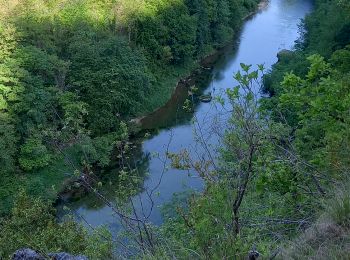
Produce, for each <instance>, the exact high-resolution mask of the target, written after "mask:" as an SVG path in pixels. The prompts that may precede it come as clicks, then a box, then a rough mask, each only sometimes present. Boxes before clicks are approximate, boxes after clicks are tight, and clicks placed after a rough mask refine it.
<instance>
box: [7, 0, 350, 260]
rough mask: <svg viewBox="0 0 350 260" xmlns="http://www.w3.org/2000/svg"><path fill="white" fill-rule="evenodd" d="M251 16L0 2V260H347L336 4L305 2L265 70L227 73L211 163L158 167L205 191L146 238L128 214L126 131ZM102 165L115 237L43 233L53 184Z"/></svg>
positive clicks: (347, 49) (347, 10) (132, 179)
mask: <svg viewBox="0 0 350 260" xmlns="http://www.w3.org/2000/svg"><path fill="white" fill-rule="evenodd" d="M258 2H259V1H255V0H195V1H186V0H170V1H169V0H136V1H128V0H115V1H114V0H103V1H94V0H83V1H67V0H50V1H44V0H22V1H16V0H0V14H1V15H0V137H1V138H0V165H1V167H0V212H1V218H0V230H1V232H0V259H2V258H4V259H7V258H11V255H12V254H13V253H14V252H15V251H16V250H18V249H21V248H31V249H34V250H35V251H36V252H37V253H38V254H40V255H41V256H43V258H45V257H46V258H49V254H50V253H59V252H67V253H69V254H72V255H85V256H87V257H88V258H90V259H113V258H117V259H119V258H136V259H138V258H140V259H245V258H247V257H249V259H259V258H261V259H347V258H348V255H349V248H350V195H349V190H350V188H349V187H350V184H349V183H350V180H349V177H348V175H349V174H348V172H349V167H350V161H349V158H350V157H349V154H350V150H349V147H350V132H349V131H350V130H349V129H350V125H349V124H350V113H349V111H350V91H349V90H350V4H349V3H348V1H343V0H315V1H314V10H313V12H312V13H311V14H310V15H308V16H307V17H306V18H305V19H304V20H303V21H302V24H301V35H300V38H299V40H298V41H297V42H296V45H295V48H294V50H293V51H284V52H280V53H279V56H278V60H279V61H278V63H276V64H275V65H274V66H273V68H272V69H271V71H265V69H264V66H263V65H258V66H257V67H256V70H254V68H255V67H254V66H251V65H249V64H243V63H242V64H241V71H240V72H237V73H235V74H234V75H233V76H234V78H235V80H236V82H237V85H236V86H227V88H228V90H227V91H226V93H225V98H220V97H216V98H215V102H217V105H218V106H219V105H221V106H223V107H224V108H225V109H226V110H225V111H229V118H228V120H227V122H226V123H225V128H224V129H221V130H223V134H222V135H221V136H220V138H219V149H218V156H217V158H215V160H214V159H212V158H211V157H210V150H209V149H208V144H206V143H205V141H204V142H201V144H202V145H204V148H207V149H204V153H207V156H202V157H198V156H197V157H196V155H194V154H191V153H190V151H191V150H190V149H188V150H186V149H185V150H183V151H181V152H179V153H171V152H167V157H168V158H169V159H170V160H171V167H173V168H177V169H180V170H184V171H194V172H197V174H198V176H200V177H201V179H202V180H203V182H204V190H203V192H200V193H191V194H190V195H188V194H187V195H186V194H182V195H177V196H175V197H174V201H172V203H170V204H169V205H166V206H165V207H164V208H163V213H164V216H165V217H164V218H165V223H164V224H163V225H162V226H160V227H155V226H153V225H151V223H149V222H147V221H146V220H147V216H142V215H141V216H137V213H136V211H135V206H134V204H133V201H132V200H131V202H130V197H131V196H133V195H135V194H136V191H137V192H138V191H139V190H142V187H141V188H140V187H138V186H139V179H140V178H137V177H139V176H137V173H135V172H134V171H133V169H129V168H127V167H125V166H126V165H127V159H128V151H129V150H130V146H132V144H131V143H130V142H129V131H128V127H127V125H126V124H125V123H124V122H125V121H128V120H129V119H130V118H135V117H137V116H139V115H142V114H144V113H146V112H150V111H154V110H155V108H157V107H159V106H161V105H163V104H164V103H165V102H166V100H168V98H169V96H170V95H171V93H172V92H173V86H175V85H176V82H177V81H178V80H179V79H180V78H183V77H184V75H187V74H188V73H189V71H192V70H193V69H194V68H196V66H198V64H196V62H197V61H198V60H201V58H203V57H206V56H207V55H208V54H210V53H212V51H213V50H214V49H216V48H219V47H222V46H223V45H224V44H225V42H227V41H228V40H230V39H231V38H232V35H234V33H235V32H237V31H239V29H240V26H241V25H242V19H243V18H244V17H246V16H247V15H249V14H250V13H251V12H253V11H254V10H256V8H257V5H258ZM258 47H259V46H258V45H257V48H258ZM254 65H256V64H254ZM261 74H265V76H264V77H263V80H262V81H263V82H262V81H261V80H260V78H259V75H261ZM260 91H263V92H264V94H265V95H264V96H263V97H262V96H261V92H260ZM186 108H191V103H190V101H189V102H188V103H187V104H186V106H185V107H184V109H186ZM194 121H195V119H194ZM195 123H196V122H195ZM208 154H209V156H208ZM112 158H113V161H117V163H119V164H120V166H121V169H120V171H118V173H119V176H118V178H119V179H120V181H119V183H118V185H117V186H116V187H114V188H119V189H118V191H119V193H120V194H119V195H120V196H118V198H116V201H117V203H116V204H118V203H119V204H120V205H125V208H123V210H119V208H117V207H115V206H114V204H113V205H112V204H111V203H109V200H107V199H106V198H105V197H104V196H103V194H100V193H99V191H98V190H99V189H98V187H99V186H100V185H104V183H102V182H99V180H98V179H96V187H91V190H92V191H93V192H95V194H96V196H97V197H98V199H100V200H104V203H106V204H107V206H108V207H110V208H112V209H113V214H114V215H118V216H119V217H120V218H121V219H122V220H123V221H122V222H121V224H122V225H124V226H123V227H124V229H125V234H123V235H124V236H123V237H122V238H121V239H120V238H119V237H118V236H116V235H115V234H111V233H110V232H109V231H108V230H106V229H104V228H95V227H93V226H90V225H89V223H85V224H86V226H88V227H91V228H92V232H88V231H87V230H86V229H85V228H84V227H82V226H81V225H80V224H79V223H77V222H75V221H74V220H73V219H70V218H68V219H66V220H62V221H57V219H56V215H55V211H54V209H53V208H52V201H53V200H55V199H56V196H57V194H58V192H59V191H61V190H62V188H63V186H64V185H65V181H66V180H68V179H69V178H72V177H75V178H81V179H82V182H83V183H85V184H86V185H87V186H89V185H90V183H89V182H87V181H86V178H90V177H91V179H94V178H95V176H94V172H93V169H95V168H100V169H103V168H106V167H107V166H109V165H110V162H111V159H112ZM198 158H199V159H198ZM166 167H167V165H165V166H164V168H166ZM153 192H154V191H153V190H152V191H150V193H149V194H150V197H151V196H152V195H153ZM126 241H127V242H128V243H125V242H126ZM116 248H119V250H116Z"/></svg>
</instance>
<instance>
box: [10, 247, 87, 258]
mask: <svg viewBox="0 0 350 260" xmlns="http://www.w3.org/2000/svg"><path fill="white" fill-rule="evenodd" d="M47 256H48V257H50V259H54V260H88V258H87V257H86V256H83V255H78V256H73V255H70V254H68V253H49V254H47ZM45 259H46V258H45V257H43V256H42V255H41V254H39V253H38V252H36V251H34V250H32V249H29V248H24V249H20V250H17V251H16V252H15V253H14V254H13V256H12V260H45Z"/></svg>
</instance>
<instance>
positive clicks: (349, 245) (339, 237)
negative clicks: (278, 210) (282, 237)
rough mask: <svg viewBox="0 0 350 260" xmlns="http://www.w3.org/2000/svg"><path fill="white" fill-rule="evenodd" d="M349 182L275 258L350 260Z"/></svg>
mask: <svg viewBox="0 0 350 260" xmlns="http://www.w3.org/2000/svg"><path fill="white" fill-rule="evenodd" d="M349 188H350V184H348V185H344V187H343V188H342V189H340V190H339V189H338V190H337V191H336V193H335V195H334V196H333V198H332V199H331V200H329V201H328V202H326V203H325V212H324V213H323V214H322V215H321V216H320V218H319V219H318V220H317V221H316V223H315V224H313V225H312V226H311V227H310V228H309V229H308V230H306V231H305V232H304V234H302V235H301V236H300V237H299V238H297V239H296V240H294V241H292V242H290V243H289V244H288V245H287V246H286V248H285V249H283V250H282V251H281V253H280V255H279V256H278V257H277V259H317V260H323V259H324V260H328V259H334V260H335V259H350V189H349Z"/></svg>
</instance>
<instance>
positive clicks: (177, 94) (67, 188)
mask: <svg viewBox="0 0 350 260" xmlns="http://www.w3.org/2000/svg"><path fill="white" fill-rule="evenodd" d="M268 4H269V0H263V1H261V2H260V3H259V5H258V6H257V9H256V10H255V11H254V12H251V13H249V14H248V15H246V16H245V17H244V18H243V19H242V24H243V23H244V22H245V21H247V20H249V19H251V18H252V17H253V16H254V15H255V14H257V13H259V12H261V11H263V10H264V9H265V8H266V7H267V6H268ZM241 27H242V25H241ZM240 33H241V31H238V32H236V33H235V35H234V36H233V37H232V39H231V40H230V41H229V42H227V43H226V44H224V45H223V46H222V47H220V48H218V49H216V50H215V51H213V52H211V53H210V54H208V55H206V56H205V57H203V58H202V59H201V60H198V61H197V62H196V63H197V68H195V69H194V70H191V71H190V72H188V75H187V76H185V77H183V78H181V79H179V80H178V82H177V84H176V86H175V88H174V89H173V91H172V94H171V96H170V98H169V99H168V101H167V102H166V103H165V104H164V105H163V106H161V107H159V108H157V109H156V110H154V111H153V112H151V113H149V114H147V115H144V116H141V117H138V118H135V119H132V120H130V121H129V129H130V134H131V135H132V140H131V142H134V141H136V140H139V138H140V134H142V133H143V132H145V131H147V130H150V131H152V130H155V129H157V128H162V127H166V126H167V125H166V124H160V123H159V122H163V121H167V120H168V118H162V115H166V117H168V115H169V114H173V113H176V112H175V111H170V112H169V109H170V110H171V109H174V107H176V106H174V103H176V104H180V106H181V107H182V104H183V102H184V101H185V100H186V99H187V98H188V89H189V87H191V86H193V85H194V84H195V82H196V80H197V79H198V78H200V77H201V75H203V73H208V72H209V73H210V72H211V70H212V67H213V65H214V64H215V63H216V62H217V61H218V60H219V59H220V58H221V57H222V56H223V55H224V54H225V53H226V52H227V51H228V50H229V49H231V48H232V45H233V44H234V42H235V41H237V36H238V35H239V34H240ZM172 112H173V113H172ZM99 171H100V170H99V169H96V171H95V172H97V173H98V172H99ZM98 176H99V174H97V177H98ZM84 181H85V180H84ZM88 192H89V191H88V190H87V189H86V188H84V185H83V183H82V180H81V179H79V178H72V179H68V180H66V181H65V185H64V189H63V190H62V191H61V192H59V194H58V199H57V201H56V202H55V204H56V205H58V204H60V203H62V202H64V201H71V200H77V199H79V198H80V197H83V196H85V195H86V194H87V193H88Z"/></svg>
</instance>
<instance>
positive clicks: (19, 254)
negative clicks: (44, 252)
mask: <svg viewBox="0 0 350 260" xmlns="http://www.w3.org/2000/svg"><path fill="white" fill-rule="evenodd" d="M12 260H45V258H44V257H42V256H41V255H39V254H38V253H37V252H35V251H34V250H31V249H28V248H26V249H20V250H17V251H16V252H15V253H14V254H13V256H12Z"/></svg>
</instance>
